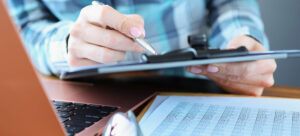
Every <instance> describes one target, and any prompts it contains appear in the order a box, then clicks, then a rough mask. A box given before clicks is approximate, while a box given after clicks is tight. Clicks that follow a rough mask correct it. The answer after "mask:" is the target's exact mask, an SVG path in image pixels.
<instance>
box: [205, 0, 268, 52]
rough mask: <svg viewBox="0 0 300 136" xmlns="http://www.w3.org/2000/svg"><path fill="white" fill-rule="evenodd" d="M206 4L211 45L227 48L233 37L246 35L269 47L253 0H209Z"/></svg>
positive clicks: (257, 8)
mask: <svg viewBox="0 0 300 136" xmlns="http://www.w3.org/2000/svg"><path fill="white" fill-rule="evenodd" d="M207 5H208V6H207V7H208V10H209V25H210V27H211V31H210V41H209V42H210V44H211V45H212V46H214V47H221V48H227V45H228V43H229V42H230V41H231V40H232V39H233V38H235V37H237V36H240V35H248V36H250V37H252V38H254V39H256V40H257V41H259V42H260V43H262V45H263V46H264V47H265V48H266V49H269V43H268V40H267V37H266V35H265V33H264V26H263V22H262V20H261V17H260V12H259V7H258V5H257V3H256V2H255V1H254V0H231V1H229V0H218V1H215V0H210V1H209V2H208V3H207Z"/></svg>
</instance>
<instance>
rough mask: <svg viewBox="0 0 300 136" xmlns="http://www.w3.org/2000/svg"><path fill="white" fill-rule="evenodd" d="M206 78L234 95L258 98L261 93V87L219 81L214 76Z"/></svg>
mask: <svg viewBox="0 0 300 136" xmlns="http://www.w3.org/2000/svg"><path fill="white" fill-rule="evenodd" d="M207 77H208V78H210V79H212V80H214V81H215V82H216V84H218V85H219V86H221V87H222V88H224V89H225V90H226V91H228V92H231V93H236V94H247V95H254V96H260V95H261V94H262V93H263V87H260V86H253V85H247V84H239V83H236V82H230V81H228V80H224V79H219V78H217V77H214V76H211V75H209V76H207Z"/></svg>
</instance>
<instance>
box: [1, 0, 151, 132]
mask: <svg viewBox="0 0 300 136" xmlns="http://www.w3.org/2000/svg"><path fill="white" fill-rule="evenodd" d="M0 18H1V21H0V62H1V67H0V75H1V78H0V97H1V98H0V108H1V111H0V120H1V124H0V135H1V136H17V135H24V136H41V135H44V136H62V135H84V136H89V135H93V136H95V135H100V134H101V132H102V131H103V129H104V127H105V124H106V122H107V121H108V119H109V117H110V116H111V115H112V114H113V113H115V112H126V111H128V110H129V109H135V108H136V107H138V106H139V105H140V104H141V103H142V102H143V101H145V100H147V99H148V98H150V96H151V95H153V92H151V91H148V92H147V91H145V90H134V89H126V88H122V90H120V87H119V88H116V87H115V88H114V87H111V86H103V85H97V84H92V83H76V82H67V81H60V80H54V79H49V78H39V77H38V76H39V74H36V72H35V70H34V68H33V66H32V65H31V63H30V60H29V57H28V56H27V54H26V52H25V50H24V48H23V45H22V42H21V40H20V38H19V36H18V33H17V31H16V29H15V28H14V25H13V23H12V21H11V19H10V17H9V15H8V12H7V10H6V7H5V3H4V2H3V1H1V2H0ZM39 79H40V80H39Z"/></svg>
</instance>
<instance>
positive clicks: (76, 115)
mask: <svg viewBox="0 0 300 136" xmlns="http://www.w3.org/2000/svg"><path fill="white" fill-rule="evenodd" d="M53 104H54V106H55V107H56V110H57V111H58V115H59V117H60V121H61V122H63V124H64V127H65V128H66V130H67V133H68V135H70V136H73V135H75V134H76V133H78V132H80V131H82V130H84V129H85V128H87V127H89V126H91V125H93V124H94V123H95V122H97V121H99V120H101V119H102V118H104V117H105V116H108V115H109V114H110V113H112V112H114V111H115V110H117V109H118V108H116V107H109V106H101V105H89V104H83V103H71V102H63V101H53Z"/></svg>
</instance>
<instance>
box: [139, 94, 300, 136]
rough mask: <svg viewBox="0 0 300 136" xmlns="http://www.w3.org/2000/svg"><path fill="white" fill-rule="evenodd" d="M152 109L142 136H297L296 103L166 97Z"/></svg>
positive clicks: (299, 131)
mask: <svg viewBox="0 0 300 136" xmlns="http://www.w3.org/2000/svg"><path fill="white" fill-rule="evenodd" d="M153 108H155V109H152V110H151V111H150V112H151V113H148V114H149V115H147V116H146V118H145V119H144V120H143V122H140V126H141V129H142V132H143V133H144V135H145V136H194V135H195V136H196V135H197V136H229V135H230V136H300V100H294V99H272V98H245V97H192V96H191V97H186V96H169V97H168V98H167V99H166V100H164V101H163V102H162V103H161V104H160V105H159V106H157V107H153Z"/></svg>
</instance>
